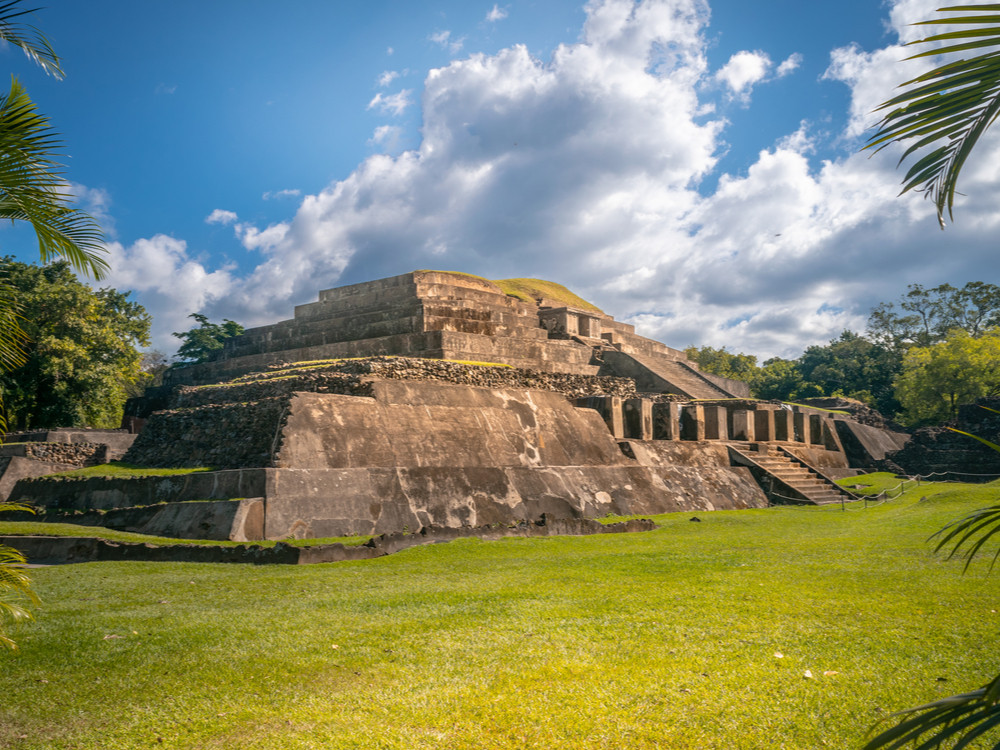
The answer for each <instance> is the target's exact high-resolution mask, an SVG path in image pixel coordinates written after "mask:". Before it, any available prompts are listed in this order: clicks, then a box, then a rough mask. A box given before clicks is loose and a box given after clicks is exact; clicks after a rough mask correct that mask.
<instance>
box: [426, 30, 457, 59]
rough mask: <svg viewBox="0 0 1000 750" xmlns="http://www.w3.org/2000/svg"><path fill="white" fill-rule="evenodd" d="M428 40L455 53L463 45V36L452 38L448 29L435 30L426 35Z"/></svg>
mask: <svg viewBox="0 0 1000 750" xmlns="http://www.w3.org/2000/svg"><path fill="white" fill-rule="evenodd" d="M427 39H428V40H430V41H432V42H434V44H437V45H439V46H440V47H442V48H443V49H446V50H448V51H449V52H450V53H451V54H453V55H454V54H456V53H457V52H460V51H461V49H462V47H463V46H465V37H464V36H463V37H459V38H458V39H453V38H452V36H451V32H450V31H447V30H445V31H436V32H434V33H433V34H431V35H430V36H429V37H427Z"/></svg>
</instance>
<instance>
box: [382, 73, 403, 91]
mask: <svg viewBox="0 0 1000 750" xmlns="http://www.w3.org/2000/svg"><path fill="white" fill-rule="evenodd" d="M397 78H399V71H396V70H384V71H382V75H380V76H379V77H378V85H379V86H380V87H381V88H385V87H386V86H388V85H389V84H390V83H392V82H393V81H395V80H396V79H397Z"/></svg>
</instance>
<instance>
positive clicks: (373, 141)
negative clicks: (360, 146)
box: [368, 125, 403, 153]
mask: <svg viewBox="0 0 1000 750" xmlns="http://www.w3.org/2000/svg"><path fill="white" fill-rule="evenodd" d="M402 138H403V129H402V128H401V127H398V126H396V125H379V126H378V127H377V128H375V132H374V133H372V137H371V138H369V139H368V145H369V146H378V147H380V148H382V149H383V151H385V152H386V153H395V152H397V151H399V148H400V144H401V143H402Z"/></svg>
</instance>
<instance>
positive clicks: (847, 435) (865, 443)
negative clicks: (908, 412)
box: [833, 419, 910, 469]
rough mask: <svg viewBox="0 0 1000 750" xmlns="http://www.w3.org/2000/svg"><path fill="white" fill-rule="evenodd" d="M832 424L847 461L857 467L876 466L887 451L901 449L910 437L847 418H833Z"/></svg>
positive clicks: (870, 467)
mask: <svg viewBox="0 0 1000 750" xmlns="http://www.w3.org/2000/svg"><path fill="white" fill-rule="evenodd" d="M833 424H834V427H835V428H836V430H837V435H838V437H839V438H840V442H841V444H842V445H843V447H844V453H845V454H846V456H847V461H848V463H849V464H850V465H851V466H856V467H858V468H867V469H874V468H876V467H877V466H878V462H879V461H881V460H882V459H884V458H885V457H886V455H887V454H888V453H891V452H893V451H898V450H900V449H902V448H903V446H904V445H906V443H907V441H908V440H909V439H910V436H909V435H908V434H906V433H905V432H893V431H890V430H883V429H879V428H877V427H871V426H869V425H866V424H860V423H858V422H855V421H853V420H849V419H835V420H833Z"/></svg>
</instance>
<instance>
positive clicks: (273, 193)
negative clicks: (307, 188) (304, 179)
mask: <svg viewBox="0 0 1000 750" xmlns="http://www.w3.org/2000/svg"><path fill="white" fill-rule="evenodd" d="M300 195H302V191H301V190H297V189H292V188H286V189H285V190H268V191H267V192H265V193H264V194H263V195H261V196H260V197H261V198H262V199H264V200H266V201H269V200H277V199H279V198H297V197H298V196H300ZM235 218H236V215H235V214H233V219H235Z"/></svg>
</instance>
